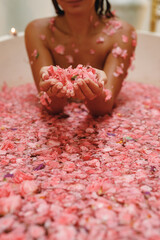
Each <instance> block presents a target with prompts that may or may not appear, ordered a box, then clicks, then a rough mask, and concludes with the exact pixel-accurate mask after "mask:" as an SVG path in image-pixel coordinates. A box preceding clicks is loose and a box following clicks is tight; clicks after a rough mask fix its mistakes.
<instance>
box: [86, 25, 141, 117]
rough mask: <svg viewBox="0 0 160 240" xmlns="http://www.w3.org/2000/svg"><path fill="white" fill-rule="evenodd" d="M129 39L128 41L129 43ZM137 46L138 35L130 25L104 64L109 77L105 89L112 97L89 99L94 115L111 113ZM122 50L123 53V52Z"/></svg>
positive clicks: (117, 40) (88, 102)
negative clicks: (106, 99) (107, 98)
mask: <svg viewBox="0 0 160 240" xmlns="http://www.w3.org/2000/svg"><path fill="white" fill-rule="evenodd" d="M127 39H128V41H127ZM135 45H136V35H135V30H134V28H133V27H131V26H130V25H129V27H128V28H127V29H126V30H123V32H122V34H121V35H120V34H119V37H117V39H116V45H114V46H113V48H112V49H111V51H110V53H109V55H108V56H107V59H106V62H105V64H104V69H103V70H104V72H105V73H106V75H107V83H106V84H105V85H104V88H106V89H109V90H110V91H111V93H112V97H111V98H110V99H109V100H108V101H105V94H104V92H102V94H101V95H100V96H98V97H97V98H95V99H93V100H89V99H87V103H86V105H87V107H88V109H89V111H90V112H91V114H93V115H105V114H107V113H109V114H110V113H111V111H112V108H113V105H114V102H115V100H116V97H117V95H118V93H119V92H120V89H121V87H122V83H123V80H124V79H125V77H126V75H127V71H128V68H129V66H130V63H131V60H132V57H133V54H134V50H135ZM121 50H122V51H121Z"/></svg>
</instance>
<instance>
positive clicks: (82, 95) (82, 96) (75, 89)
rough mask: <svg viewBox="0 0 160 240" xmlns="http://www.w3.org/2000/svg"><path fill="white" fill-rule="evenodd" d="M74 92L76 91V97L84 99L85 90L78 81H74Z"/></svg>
mask: <svg viewBox="0 0 160 240" xmlns="http://www.w3.org/2000/svg"><path fill="white" fill-rule="evenodd" d="M74 93H75V97H76V98H78V99H80V100H84V99H85V96H84V94H83V92H82V91H81V89H80V87H79V85H78V84H77V83H74Z"/></svg>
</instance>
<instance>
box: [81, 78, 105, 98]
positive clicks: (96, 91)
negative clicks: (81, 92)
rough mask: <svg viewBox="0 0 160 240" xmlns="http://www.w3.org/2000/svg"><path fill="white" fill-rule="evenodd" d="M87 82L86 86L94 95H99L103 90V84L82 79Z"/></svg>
mask: <svg viewBox="0 0 160 240" xmlns="http://www.w3.org/2000/svg"><path fill="white" fill-rule="evenodd" d="M84 81H85V82H87V85H88V88H89V89H90V90H91V91H92V92H93V94H94V95H96V96H99V95H100V94H101V92H102V90H103V84H102V83H101V84H99V83H98V84H96V83H95V82H93V81H92V80H90V79H87V80H84Z"/></svg>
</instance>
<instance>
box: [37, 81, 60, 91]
mask: <svg viewBox="0 0 160 240" xmlns="http://www.w3.org/2000/svg"><path fill="white" fill-rule="evenodd" d="M56 83H57V81H56V80H55V79H49V80H45V81H43V80H41V81H40V84H39V86H40V90H42V91H45V92H46V91H48V89H49V88H50V87H51V86H53V85H54V84H56Z"/></svg>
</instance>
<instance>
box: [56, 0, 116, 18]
mask: <svg viewBox="0 0 160 240" xmlns="http://www.w3.org/2000/svg"><path fill="white" fill-rule="evenodd" d="M52 3H53V5H54V7H55V10H56V13H57V14H58V15H59V16H63V15H64V11H63V10H62V9H61V8H60V7H59V5H58V2H57V0H52ZM105 4H106V5H105ZM104 5H105V6H104ZM95 10H96V12H97V14H98V15H99V16H106V17H107V18H111V17H113V16H114V15H113V13H112V12H111V4H110V3H109V1H108V0H96V1H95Z"/></svg>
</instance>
